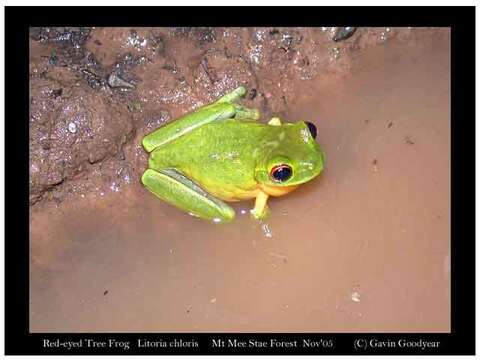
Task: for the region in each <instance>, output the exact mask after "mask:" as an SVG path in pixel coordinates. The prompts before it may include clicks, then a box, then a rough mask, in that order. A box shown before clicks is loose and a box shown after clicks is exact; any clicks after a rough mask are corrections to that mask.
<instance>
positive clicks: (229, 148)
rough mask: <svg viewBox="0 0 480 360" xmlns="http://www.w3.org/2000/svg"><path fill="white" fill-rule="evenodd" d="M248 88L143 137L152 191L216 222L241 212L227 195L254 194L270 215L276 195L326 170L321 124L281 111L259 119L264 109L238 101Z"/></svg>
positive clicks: (146, 180)
mask: <svg viewBox="0 0 480 360" xmlns="http://www.w3.org/2000/svg"><path fill="white" fill-rule="evenodd" d="M245 92H246V89H245V88H244V87H243V86H241V87H239V88H237V89H235V90H234V91H232V92H231V93H228V94H227V95H225V96H223V97H221V98H220V99H219V100H217V101H216V102H214V103H213V104H210V105H207V106H204V107H201V108H199V109H198V110H196V111H194V112H192V113H189V114H187V115H184V116H182V117H180V118H179V119H177V120H175V121H173V122H170V123H168V124H166V125H164V126H162V127H160V128H158V129H157V130H155V131H153V132H152V133H150V134H148V135H147V136H145V137H144V138H143V147H144V148H145V150H146V151H147V152H149V153H150V157H149V162H148V169H147V170H146V171H145V172H144V173H143V175H142V183H143V184H144V185H145V186H146V187H147V189H148V190H149V191H151V192H152V193H154V194H155V195H156V196H158V197H159V198H160V199H162V200H164V201H166V202H168V203H170V204H172V205H174V206H176V207H177V208H180V209H181V210H184V211H186V212H188V213H190V214H191V215H194V216H197V217H200V218H204V219H208V220H212V221H214V222H229V221H231V220H233V218H234V217H235V211H234V210H233V209H232V208H231V207H230V206H228V205H227V204H226V203H225V202H224V201H227V202H233V201H242V200H247V199H254V198H255V207H254V208H253V209H252V210H251V213H252V215H253V216H254V217H255V218H256V219H264V218H266V217H267V215H268V212H269V211H268V207H267V199H268V197H269V196H281V195H284V194H287V193H289V192H291V191H292V190H294V189H295V188H297V187H298V186H299V185H300V184H303V183H305V182H307V181H310V180H312V179H313V178H315V177H316V176H317V175H319V174H320V173H321V171H322V170H323V167H324V161H325V159H324V154H323V151H322V150H321V149H320V146H319V145H318V144H317V143H316V142H315V137H316V132H317V130H316V128H315V126H314V125H313V124H312V123H309V122H304V121H299V122H297V123H283V124H282V123H281V121H280V119H278V118H272V119H271V120H270V122H269V123H268V124H264V123H260V122H258V121H257V120H258V119H259V118H260V115H259V112H258V110H253V109H248V108H246V107H243V106H241V105H239V104H237V103H235V101H236V100H238V99H239V98H240V97H241V96H243V95H244V94H245ZM222 200H223V201H222Z"/></svg>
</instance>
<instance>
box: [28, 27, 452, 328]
mask: <svg viewBox="0 0 480 360" xmlns="http://www.w3.org/2000/svg"><path fill="white" fill-rule="evenodd" d="M332 36H333V33H332V31H331V29H330V28H316V29H314V28H309V29H304V28H294V29H292V28H283V29H282V28H275V29H274V28H268V29H264V28H259V29H254V28H252V29H242V28H235V29H220V28H215V29H209V28H174V29H157V28H138V29H130V28H116V29H111V28H110V29H109V28H96V29H83V28H55V29H51V28H38V29H32V31H31V44H30V50H31V54H30V57H31V58H30V73H31V76H30V91H31V94H30V96H31V105H30V112H31V118H30V194H31V196H30V203H31V207H30V215H31V217H30V234H31V238H30V246H31V259H30V263H31V273H30V280H31V281H30V324H31V325H30V326H31V331H46V332H49V331H52V332H57V331H60V332H62V331H67V332H69V331H72V332H88V331H139V332H141V331H167V332H168V331H298V332H308V331H314V332H329V331H332V332H341V331H364V332H376V331H378V332H388V331H392V332H409V331H413V332H448V331H449V330H450V238H449V233H450V213H449V209H450V193H449V189H450V178H449V174H450V58H449V53H450V49H449V43H450V38H449V33H448V30H446V29H416V28H413V29H410V28H399V29H397V28H373V29H363V28H360V29H357V31H356V32H355V33H354V34H353V36H352V37H350V38H348V39H346V40H343V41H339V42H335V41H333V40H332ZM238 85H245V86H246V87H247V88H248V91H249V94H248V96H247V97H246V99H245V100H244V103H245V104H247V105H248V106H251V107H257V108H259V109H260V110H261V112H262V119H263V121H266V120H268V119H269V117H270V116H272V115H278V116H280V117H281V118H284V119H288V120H291V121H296V120H299V119H302V120H308V121H311V122H313V123H315V125H316V126H317V129H318V137H317V140H318V141H319V143H320V144H321V145H322V147H323V149H324V150H325V153H326V155H327V165H326V168H325V172H324V173H323V174H322V175H321V177H320V178H318V179H316V180H315V181H313V182H311V183H309V184H306V185H304V186H302V187H301V188H299V189H298V190H296V191H295V192H293V193H292V194H289V195H287V196H285V197H282V198H278V199H273V200H272V201H271V202H270V207H271V212H272V216H271V218H270V219H268V221H266V222H265V223H259V222H256V221H254V220H252V219H251V218H250V217H249V216H248V215H247V214H243V213H244V212H246V211H245V210H248V209H249V208H250V207H251V205H252V204H251V203H250V202H244V203H239V204H234V207H235V209H236V210H237V219H236V220H235V222H234V223H232V224H228V225H213V224H210V223H208V222H205V221H202V220H199V219H196V218H193V217H190V216H189V215H187V214H184V213H181V212H180V211H178V210H176V209H175V208H173V207H171V206H169V205H167V204H164V203H162V202H161V201H159V200H158V199H157V198H155V197H154V196H152V195H151V194H150V193H148V192H147V191H146V190H145V189H144V188H143V187H142V186H141V184H140V182H139V178H140V176H141V173H142V172H143V170H144V169H145V166H146V160H147V156H146V154H145V153H144V151H143V149H142V148H141V146H140V145H139V144H140V141H141V138H142V137H143V136H144V135H145V134H146V133H148V132H150V131H151V130H153V129H155V128H157V127H158V126H160V125H161V124H162V123H164V122H166V121H170V120H172V119H174V118H175V117H177V116H179V115H181V114H183V113H185V112H188V111H190V110H192V109H194V108H196V107H198V106H200V105H202V104H205V103H208V102H210V101H212V100H214V99H215V98H216V97H218V96H219V95H222V94H224V93H226V92H227V91H228V90H231V89H233V88H235V87H236V86H238Z"/></svg>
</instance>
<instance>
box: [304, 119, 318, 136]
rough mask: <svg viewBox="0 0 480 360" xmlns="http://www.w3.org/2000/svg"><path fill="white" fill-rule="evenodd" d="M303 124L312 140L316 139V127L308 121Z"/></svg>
mask: <svg viewBox="0 0 480 360" xmlns="http://www.w3.org/2000/svg"><path fill="white" fill-rule="evenodd" d="M305 124H306V125H307V127H308V130H309V131H310V134H311V135H312V137H313V138H314V139H316V138H317V127H316V126H315V125H313V124H312V123H311V122H309V121H305Z"/></svg>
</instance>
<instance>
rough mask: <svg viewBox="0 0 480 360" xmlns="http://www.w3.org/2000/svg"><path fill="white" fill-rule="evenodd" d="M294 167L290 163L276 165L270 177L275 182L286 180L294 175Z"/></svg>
mask: <svg viewBox="0 0 480 360" xmlns="http://www.w3.org/2000/svg"><path fill="white" fill-rule="evenodd" d="M292 174H293V172H292V168H291V167H290V165H287V164H281V165H276V166H274V167H273V168H272V170H270V178H271V179H272V180H273V181H275V182H284V181H287V180H288V179H290V178H291V177H292Z"/></svg>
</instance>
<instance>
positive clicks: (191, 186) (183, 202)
mask: <svg viewBox="0 0 480 360" xmlns="http://www.w3.org/2000/svg"><path fill="white" fill-rule="evenodd" d="M142 183H143V184H144V185H145V186H146V187H147V189H148V190H149V191H151V192H152V193H153V194H155V195H156V196H158V197H159V198H160V199H162V200H164V201H166V202H168V203H169V204H171V205H174V206H176V207H177V208H179V209H181V210H184V211H186V212H188V213H190V214H191V215H194V216H198V217H201V218H203V219H207V220H211V221H214V222H230V221H232V220H233V219H234V217H235V211H234V210H233V209H232V208H231V207H230V206H228V205H227V204H225V203H224V202H222V201H220V200H218V199H216V198H215V197H213V196H211V195H210V194H208V193H207V192H206V191H204V190H203V189H202V188H201V187H200V186H198V185H197V184H195V183H194V182H193V181H191V180H190V179H188V178H187V177H185V176H184V175H182V174H180V173H179V172H178V171H176V170H173V169H164V170H160V171H155V170H152V169H147V170H146V171H145V172H144V173H143V176H142Z"/></svg>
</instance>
